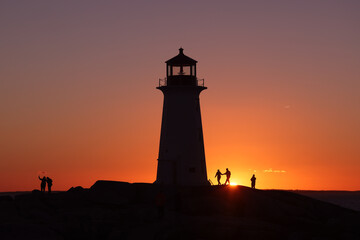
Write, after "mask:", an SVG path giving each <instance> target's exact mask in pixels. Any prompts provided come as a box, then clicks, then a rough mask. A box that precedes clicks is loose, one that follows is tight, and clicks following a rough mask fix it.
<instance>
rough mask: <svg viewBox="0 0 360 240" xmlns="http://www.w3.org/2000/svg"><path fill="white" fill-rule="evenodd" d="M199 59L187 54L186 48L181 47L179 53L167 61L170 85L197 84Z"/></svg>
mask: <svg viewBox="0 0 360 240" xmlns="http://www.w3.org/2000/svg"><path fill="white" fill-rule="evenodd" d="M196 63H197V61H196V60H194V59H192V58H190V57H188V56H186V55H185V54H184V49H182V48H180V49H179V54H178V55H177V56H175V57H173V58H171V59H169V60H167V61H166V78H167V85H168V86H179V85H193V86H194V85H195V86H196V85H197V81H196Z"/></svg>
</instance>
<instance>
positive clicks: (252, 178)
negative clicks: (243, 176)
mask: <svg viewBox="0 0 360 240" xmlns="http://www.w3.org/2000/svg"><path fill="white" fill-rule="evenodd" d="M250 180H251V188H254V189H255V183H256V177H255V174H253V175H252V177H251V179H250Z"/></svg>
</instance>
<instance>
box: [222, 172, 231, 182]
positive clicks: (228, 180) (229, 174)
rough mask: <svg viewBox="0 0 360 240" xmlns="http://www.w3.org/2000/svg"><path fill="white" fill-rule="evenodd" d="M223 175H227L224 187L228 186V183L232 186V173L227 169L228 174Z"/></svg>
mask: <svg viewBox="0 0 360 240" xmlns="http://www.w3.org/2000/svg"><path fill="white" fill-rule="evenodd" d="M223 175H226V181H225V183H224V185H226V183H228V184H229V185H230V176H231V172H230V171H229V169H227V168H226V172H225V173H224V174H223Z"/></svg>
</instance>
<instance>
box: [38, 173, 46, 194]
mask: <svg viewBox="0 0 360 240" xmlns="http://www.w3.org/2000/svg"><path fill="white" fill-rule="evenodd" d="M38 177H39V180H40V181H41V183H40V189H41V192H45V188H46V177H45V176H44V177H42V178H41V177H40V176H38Z"/></svg>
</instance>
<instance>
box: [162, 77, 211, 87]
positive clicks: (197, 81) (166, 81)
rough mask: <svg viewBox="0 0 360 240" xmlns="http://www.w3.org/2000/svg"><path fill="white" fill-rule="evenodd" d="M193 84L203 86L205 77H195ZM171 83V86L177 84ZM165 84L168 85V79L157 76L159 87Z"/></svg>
mask: <svg viewBox="0 0 360 240" xmlns="http://www.w3.org/2000/svg"><path fill="white" fill-rule="evenodd" d="M195 84H196V86H200V87H205V79H203V78H202V79H199V78H196V80H195ZM171 85H172V86H173V85H177V84H171ZM179 85H188V84H179ZM166 86H169V85H168V79H167V78H159V87H166Z"/></svg>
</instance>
